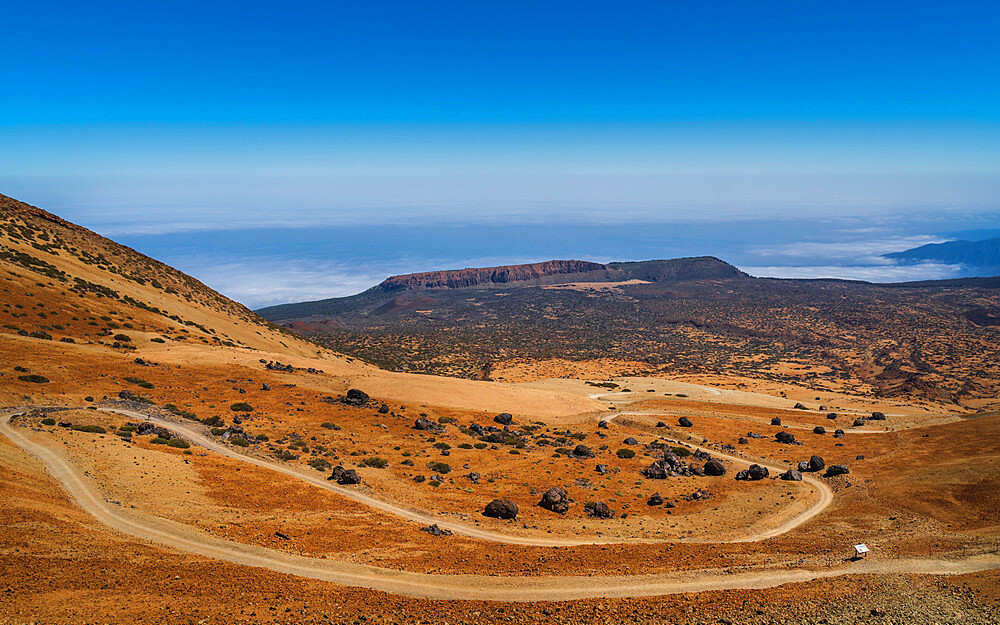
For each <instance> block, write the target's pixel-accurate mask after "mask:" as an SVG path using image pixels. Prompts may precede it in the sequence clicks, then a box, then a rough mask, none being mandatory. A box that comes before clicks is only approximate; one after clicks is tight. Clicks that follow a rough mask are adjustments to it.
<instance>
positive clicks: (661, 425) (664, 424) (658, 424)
mask: <svg viewBox="0 0 1000 625" xmlns="http://www.w3.org/2000/svg"><path fill="white" fill-rule="evenodd" d="M656 427H658V428H665V427H667V424H666V423H664V422H663V421H657V422H656Z"/></svg>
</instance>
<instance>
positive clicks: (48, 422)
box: [42, 417, 56, 425]
mask: <svg viewBox="0 0 1000 625" xmlns="http://www.w3.org/2000/svg"><path fill="white" fill-rule="evenodd" d="M55 424H56V420H55V419H53V418H52V417H45V418H44V419H42V425H55Z"/></svg>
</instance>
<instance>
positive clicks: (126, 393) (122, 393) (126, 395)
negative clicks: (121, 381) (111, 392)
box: [118, 390, 135, 399]
mask: <svg viewBox="0 0 1000 625" xmlns="http://www.w3.org/2000/svg"><path fill="white" fill-rule="evenodd" d="M118 397H120V398H121V399H135V393H133V392H132V391H129V390H124V391H119V392H118Z"/></svg>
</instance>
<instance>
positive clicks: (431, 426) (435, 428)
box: [413, 418, 444, 434]
mask: <svg viewBox="0 0 1000 625" xmlns="http://www.w3.org/2000/svg"><path fill="white" fill-rule="evenodd" d="M413 429H414V430H422V431H424V432H435V433H437V434H440V433H442V432H444V426H443V425H441V424H440V423H435V422H434V421H430V420H429V419H423V418H421V419H417V420H416V421H415V422H414V423H413Z"/></svg>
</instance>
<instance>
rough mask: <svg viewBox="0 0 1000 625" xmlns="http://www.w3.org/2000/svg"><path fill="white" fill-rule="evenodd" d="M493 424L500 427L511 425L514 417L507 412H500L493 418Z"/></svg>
mask: <svg viewBox="0 0 1000 625" xmlns="http://www.w3.org/2000/svg"><path fill="white" fill-rule="evenodd" d="M493 422H494V423H499V424H500V425H513V423H514V415H512V414H510V413H509V412H501V413H500V414H498V415H497V416H495V417H493Z"/></svg>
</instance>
